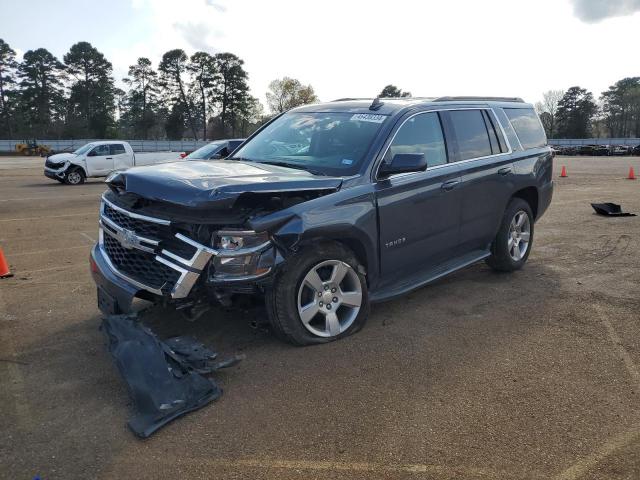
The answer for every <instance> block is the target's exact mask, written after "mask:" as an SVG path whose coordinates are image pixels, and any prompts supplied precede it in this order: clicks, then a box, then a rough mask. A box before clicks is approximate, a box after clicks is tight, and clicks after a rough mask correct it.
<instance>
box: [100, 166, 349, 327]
mask: <svg viewBox="0 0 640 480" xmlns="http://www.w3.org/2000/svg"><path fill="white" fill-rule="evenodd" d="M193 163H195V162H193ZM233 163H237V162H233ZM134 170H135V169H134ZM157 170H158V169H157V168H155V169H154V170H151V169H149V170H148V171H147V172H145V175H144V176H142V175H134V177H132V178H133V179H134V180H132V178H131V177H130V176H129V175H130V174H129V172H130V171H128V172H126V174H125V173H122V174H118V175H115V176H112V177H111V178H109V179H108V184H109V187H110V190H111V191H109V192H107V193H105V195H104V196H103V198H102V203H101V207H100V222H99V223H100V231H99V241H98V244H97V245H96V247H95V248H94V251H93V253H92V258H93V262H92V272H93V276H94V279H95V280H96V283H97V284H98V287H99V288H98V296H99V302H98V303H99V306H100V308H101V310H102V311H103V312H104V313H107V314H117V313H126V312H128V311H130V306H131V300H132V298H133V297H139V298H143V299H146V300H151V301H153V302H154V303H163V304H165V305H172V306H174V307H175V308H177V309H179V310H181V311H183V312H184V313H186V314H187V315H188V316H191V317H193V316H194V315H196V314H197V312H198V311H201V310H202V307H203V305H206V304H207V303H209V302H211V301H217V302H219V303H222V304H225V305H228V304H229V303H230V298H231V296H232V295H234V294H238V293H243V294H256V293H261V292H262V291H263V289H264V288H265V286H267V285H268V284H269V282H270V279H271V276H272V274H273V272H274V271H275V270H276V269H277V267H278V266H279V265H280V264H281V263H282V262H283V261H284V256H286V254H287V249H288V247H290V245H285V243H286V242H284V243H283V242H281V241H279V240H278V239H276V238H274V236H273V235H272V233H271V232H273V231H274V229H275V228H277V226H278V225H281V224H282V223H284V222H286V221H287V219H290V218H291V216H290V215H289V216H287V215H284V216H282V217H278V218H280V220H279V221H277V222H276V223H275V224H269V225H267V226H266V227H264V226H263V227H262V228H261V229H259V230H254V229H252V228H251V227H252V225H253V222H254V221H255V220H256V219H260V218H265V217H267V216H269V215H270V214H273V213H274V212H278V211H280V212H281V211H283V210H286V209H287V208H289V207H291V206H293V205H296V204H298V203H300V202H304V201H307V200H310V199H313V198H317V197H319V196H323V195H326V194H327V193H332V192H335V191H336V190H337V188H338V187H339V183H338V182H336V181H329V182H328V181H327V180H328V179H325V178H322V179H319V181H320V182H321V183H320V184H317V182H313V181H310V179H309V178H307V177H306V176H303V177H302V178H303V180H298V179H296V182H297V183H302V185H295V184H294V183H295V182H293V180H291V179H288V180H287V179H283V178H282V175H276V174H274V173H273V172H272V173H271V175H272V176H274V177H275V178H274V179H272V180H273V182H272V183H277V184H279V187H280V189H281V190H282V191H280V192H278V191H273V189H274V185H271V188H270V189H268V188H266V186H265V185H263V184H262V183H260V184H259V185H257V186H256V185H254V186H251V185H243V187H242V188H239V186H238V185H229V184H225V185H222V184H221V182H220V180H219V179H218V181H217V182H216V181H214V180H215V179H211V178H210V179H209V181H208V182H204V183H203V182H201V181H200V179H199V181H198V184H197V185H195V184H194V182H191V183H189V184H188V185H187V186H186V187H185V186H184V185H183V186H182V187H179V186H176V185H175V182H172V181H171V179H170V178H169V179H167V178H165V182H166V185H169V186H170V187H167V188H165V189H162V188H159V187H158V188H154V189H153V191H152V190H151V188H152V187H151V186H152V185H155V181H157V179H156V178H155V175H157V172H156V171H157ZM134 173H135V172H134ZM149 175H151V177H152V179H153V180H154V181H153V182H151V183H150V185H149V184H147V183H145V182H144V181H143V180H144V179H148V177H149ZM267 176H269V175H267ZM169 177H170V175H169ZM285 180H287V181H285ZM183 183H184V182H183ZM187 183H188V182H187ZM254 183H255V182H254ZM263 183H264V182H263ZM296 186H297V188H298V189H297V190H296V189H295V188H294V187H296ZM304 187H306V189H305V188H304ZM172 189H173V191H172ZM185 189H186V190H188V191H191V193H192V195H191V196H189V195H187V194H186V193H185V192H184V190H185ZM206 189H208V194H207V195H205V194H204V193H203V190H206ZM152 192H153V193H152ZM194 197H199V198H200V200H201V202H200V203H194V202H195V201H194ZM216 199H217V200H218V202H216ZM283 238H286V235H284V237H283Z"/></svg>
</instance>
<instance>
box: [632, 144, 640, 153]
mask: <svg viewBox="0 0 640 480" xmlns="http://www.w3.org/2000/svg"><path fill="white" fill-rule="evenodd" d="M631 154H632V155H640V145H636V146H635V147H633V150H631Z"/></svg>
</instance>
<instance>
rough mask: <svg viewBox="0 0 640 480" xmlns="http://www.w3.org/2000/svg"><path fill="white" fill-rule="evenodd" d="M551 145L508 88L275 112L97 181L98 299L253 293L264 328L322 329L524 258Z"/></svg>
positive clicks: (308, 336)
mask: <svg viewBox="0 0 640 480" xmlns="http://www.w3.org/2000/svg"><path fill="white" fill-rule="evenodd" d="M552 157H553V154H552V150H551V149H550V148H549V147H548V146H547V141H546V137H545V134H544V130H543V129H542V126H541V124H540V121H539V119H538V117H537V115H536V113H535V111H534V109H533V107H532V106H531V105H529V104H526V103H524V102H523V101H522V100H520V99H518V98H475V97H444V98H431V99H430V98H424V99H422V98H402V99H373V100H372V99H344V100H340V101H335V102H331V103H325V104H318V105H308V106H304V107H300V108H296V109H293V110H291V111H289V112H286V113H284V114H282V115H280V116H278V117H276V118H275V119H273V120H272V121H271V122H269V123H268V124H266V125H264V126H263V127H262V128H261V129H260V130H258V131H257V132H256V133H255V134H254V135H252V136H251V137H250V138H249V139H248V140H246V141H245V142H244V143H243V144H242V146H240V148H239V149H237V150H236V151H235V152H232V153H231V155H230V156H229V157H227V158H226V159H225V160H213V161H202V162H200V161H192V162H177V163H171V164H162V165H156V166H150V167H138V168H132V169H130V170H127V171H125V172H120V173H115V174H113V175H112V176H111V177H109V178H108V179H107V183H108V185H109V190H108V191H107V192H106V193H105V194H104V196H103V201H102V205H101V211H100V239H99V242H98V244H97V245H96V246H95V247H94V249H93V251H92V272H93V277H94V279H95V281H96V283H97V285H98V303H99V306H100V308H101V309H102V310H103V311H104V312H106V313H121V312H127V311H129V310H130V309H131V304H132V300H133V298H134V297H139V298H144V299H146V300H151V301H153V302H155V303H161V304H163V305H166V306H168V307H171V308H176V309H178V310H179V311H181V312H183V313H184V314H185V315H187V316H189V317H191V318H194V317H198V316H200V315H206V313H207V311H208V307H209V306H210V305H211V304H213V303H222V304H223V305H230V304H233V302H234V301H235V300H236V299H238V298H239V297H240V296H246V295H251V296H254V297H256V296H257V297H260V298H264V299H265V301H266V307H267V310H268V313H269V317H270V321H271V324H272V326H273V329H274V330H275V332H276V333H277V334H278V335H280V336H281V337H282V338H284V339H285V340H287V341H289V342H292V343H295V344H301V345H306V344H313V343H321V342H327V341H331V340H335V339H337V338H341V337H343V336H346V335H349V334H351V333H353V332H355V331H357V330H358V329H359V328H361V327H362V326H363V324H364V323H365V321H366V319H367V316H368V313H369V304H370V303H372V302H378V301H382V300H388V299H391V298H394V297H397V296H399V295H402V294H404V293H407V292H409V291H411V290H414V289H416V288H419V287H421V286H423V285H425V284H427V283H428V282H431V281H433V280H435V279H437V278H440V277H442V276H443V275H446V274H448V273H451V272H453V271H455V270H458V269H460V268H463V267H465V266H467V265H470V264H472V263H474V262H478V261H480V260H485V261H486V262H487V263H488V264H489V265H490V266H491V267H492V268H494V269H496V270H501V271H512V270H516V269H518V268H521V267H522V266H523V264H524V263H525V262H526V261H527V257H528V256H529V253H530V251H531V245H532V242H533V234H534V224H535V222H536V220H537V219H538V218H540V216H541V215H542V214H543V213H544V211H545V210H546V209H547V207H548V206H549V203H550V201H551V197H552V192H553V182H552Z"/></svg>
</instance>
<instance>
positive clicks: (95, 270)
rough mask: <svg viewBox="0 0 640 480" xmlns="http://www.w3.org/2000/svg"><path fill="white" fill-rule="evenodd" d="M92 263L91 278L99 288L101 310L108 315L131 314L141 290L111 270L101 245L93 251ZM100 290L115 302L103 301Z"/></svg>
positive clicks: (97, 245)
mask: <svg viewBox="0 0 640 480" xmlns="http://www.w3.org/2000/svg"><path fill="white" fill-rule="evenodd" d="M91 262H92V265H91V276H92V277H93V281H94V282H95V284H96V286H97V287H98V306H99V307H100V310H101V311H102V312H103V313H105V314H106V315H117V314H121V313H129V312H130V311H131V304H132V303H133V299H134V298H135V297H136V296H137V294H138V292H139V291H140V289H139V288H137V287H135V286H134V285H132V284H131V283H129V282H127V281H125V280H123V279H121V278H120V277H118V276H117V275H116V274H115V273H114V272H113V270H111V268H110V267H109V264H108V263H107V262H108V260H107V258H106V256H105V255H104V254H103V252H102V250H101V249H100V245H99V244H96V245H95V246H94V247H93V249H92V250H91ZM100 289H101V290H102V291H103V292H106V294H107V295H108V296H109V297H110V298H111V299H112V300H113V301H112V302H104V301H102V299H101V293H100Z"/></svg>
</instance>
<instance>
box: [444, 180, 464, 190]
mask: <svg viewBox="0 0 640 480" xmlns="http://www.w3.org/2000/svg"><path fill="white" fill-rule="evenodd" d="M459 183H460V180H449V181H448V182H444V183H443V184H442V185H440V188H442V189H443V190H445V191H447V192H448V191H449V190H453V189H454V188H455V187H456V185H458V184H459Z"/></svg>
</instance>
